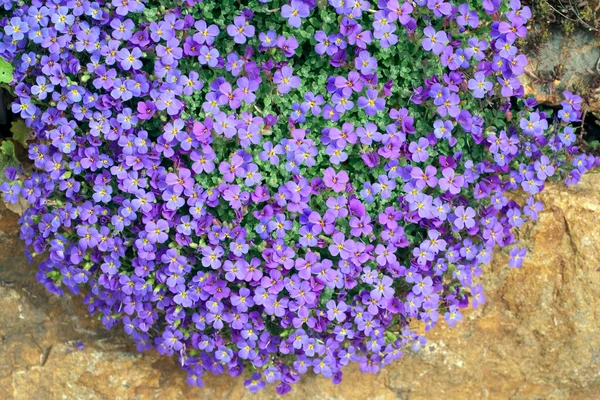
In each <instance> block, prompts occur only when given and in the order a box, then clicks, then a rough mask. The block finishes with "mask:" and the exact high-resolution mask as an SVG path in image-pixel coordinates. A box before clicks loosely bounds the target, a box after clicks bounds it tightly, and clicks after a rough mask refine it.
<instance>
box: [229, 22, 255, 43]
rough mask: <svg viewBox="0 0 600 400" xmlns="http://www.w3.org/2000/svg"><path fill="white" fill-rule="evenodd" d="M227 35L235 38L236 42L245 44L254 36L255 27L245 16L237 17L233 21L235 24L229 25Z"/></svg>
mask: <svg viewBox="0 0 600 400" xmlns="http://www.w3.org/2000/svg"><path fill="white" fill-rule="evenodd" d="M227 34H228V35H229V36H231V37H233V41H234V42H236V43H238V44H244V43H246V39H247V38H251V37H252V36H254V27H253V26H252V25H249V24H248V23H247V22H246V18H244V17H243V16H237V17H235V18H234V19H233V24H231V25H227Z"/></svg>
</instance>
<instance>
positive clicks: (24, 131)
mask: <svg viewBox="0 0 600 400" xmlns="http://www.w3.org/2000/svg"><path fill="white" fill-rule="evenodd" d="M10 131H11V132H12V137H13V140H14V141H15V142H17V143H20V144H21V145H22V146H23V147H25V148H27V138H28V137H29V133H30V132H31V129H29V128H28V127H27V125H25V121H23V120H22V119H19V120H17V121H14V122H13V123H12V125H11V127H10Z"/></svg>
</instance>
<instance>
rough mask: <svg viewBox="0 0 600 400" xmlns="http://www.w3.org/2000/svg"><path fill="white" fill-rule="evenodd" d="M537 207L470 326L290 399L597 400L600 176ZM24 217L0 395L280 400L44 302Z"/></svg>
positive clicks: (9, 253) (48, 298)
mask: <svg viewBox="0 0 600 400" xmlns="http://www.w3.org/2000/svg"><path fill="white" fill-rule="evenodd" d="M540 198H541V200H543V201H544V203H545V205H546V210H545V211H544V212H543V213H542V214H541V217H540V220H539V221H538V222H537V223H535V224H530V225H528V226H527V227H526V228H525V229H523V230H522V231H521V233H520V236H521V243H522V245H525V246H526V247H527V248H528V250H529V255H528V258H527V259H526V262H525V264H524V266H523V267H522V268H521V269H519V270H511V269H510V268H509V267H508V254H507V251H498V252H497V253H496V255H495V256H494V261H493V262H492V263H491V264H490V265H489V266H488V267H487V268H485V270H484V274H483V276H482V279H481V282H482V284H483V285H484V287H485V288H486V296H487V303H486V304H485V305H484V306H483V307H481V308H479V309H477V310H471V311H467V312H466V313H465V318H464V321H463V323H462V324H459V325H458V326H457V327H456V328H448V327H447V326H446V325H445V324H441V325H440V326H438V327H436V329H434V330H433V331H432V332H430V333H429V342H428V343H427V345H426V346H425V347H424V348H423V349H422V350H420V351H419V352H416V353H414V352H408V353H407V354H406V355H405V356H404V358H403V359H401V360H400V361H399V362H397V363H395V364H393V365H391V366H388V367H387V368H386V369H384V370H383V371H382V372H380V373H379V374H377V375H364V374H361V373H360V372H359V371H358V368H356V367H354V366H352V367H350V368H347V369H346V370H345V371H344V381H343V382H342V383H341V384H340V385H338V386H334V385H332V384H331V383H330V382H329V381H328V380H326V379H324V378H321V377H317V376H312V375H311V376H306V377H305V378H304V379H302V380H301V382H300V383H299V384H298V385H296V386H295V387H294V389H293V390H292V392H290V394H289V395H287V398H288V399H290V400H295V399H308V398H318V399H340V400H341V399H379V400H387V399H410V400H416V399H432V398H433V399H437V398H444V399H465V398H475V399H515V400H521V399H523V400H526V399H527V400H529V399H531V400H534V399H582V400H585V399H597V398H598V394H599V393H600V379H599V372H598V371H600V335H598V326H599V324H600V301H598V298H600V174H598V173H592V174H589V175H587V176H586V177H585V178H584V180H583V182H582V184H580V185H578V186H575V187H572V188H570V189H567V188H564V187H562V186H554V187H550V188H548V189H547V191H546V192H544V194H542V195H541V196H540ZM0 207H1V206H0ZM16 220H17V217H16V216H15V215H14V214H12V213H11V212H9V211H6V210H4V211H1V210H0V310H2V312H1V313H0V399H6V400H13V399H15V400H16V399H49V400H53V399H115V398H118V399H169V400H170V399H188V398H206V399H209V398H210V399H272V398H276V394H275V391H274V389H273V387H270V388H269V389H268V390H266V391H264V392H262V393H259V394H257V395H252V394H250V393H248V392H246V391H245V389H244V388H243V378H233V379H232V378H229V377H228V376H225V375H224V376H217V377H212V376H211V377H206V379H205V387H204V388H201V389H198V388H192V387H189V386H188V385H187V384H186V382H185V379H186V375H185V373H184V372H182V371H181V370H180V369H179V367H178V366H177V365H176V363H175V361H174V360H173V359H170V358H167V357H163V356H160V355H158V354H156V353H155V352H148V353H144V354H140V353H138V352H137V351H136V350H135V348H134V347H133V346H132V344H131V342H130V341H129V340H128V338H127V337H126V336H125V335H124V334H123V333H122V332H120V331H119V329H118V328H115V329H113V330H112V331H106V330H104V328H103V327H102V325H101V324H100V323H99V321H97V320H96V319H95V318H93V317H90V316H89V315H88V313H87V310H86V308H85V306H83V305H82V304H81V298H80V297H75V296H65V297H62V298H61V297H56V296H53V295H50V294H48V293H46V291H45V289H44V288H43V287H41V285H39V284H38V283H37V282H35V278H34V273H35V267H33V266H30V265H29V264H28V262H27V260H26V259H25V257H24V256H23V255H22V251H23V245H22V244H21V242H20V241H19V238H18V226H17V224H16ZM78 341H81V342H82V343H83V344H84V346H85V347H84V348H83V349H82V350H80V349H78V348H77V347H76V343H77V342H78Z"/></svg>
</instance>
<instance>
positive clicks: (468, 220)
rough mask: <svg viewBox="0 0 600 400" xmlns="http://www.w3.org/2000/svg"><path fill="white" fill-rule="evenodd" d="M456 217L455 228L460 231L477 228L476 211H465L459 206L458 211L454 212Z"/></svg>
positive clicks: (467, 209) (469, 208) (468, 208)
mask: <svg viewBox="0 0 600 400" xmlns="http://www.w3.org/2000/svg"><path fill="white" fill-rule="evenodd" d="M454 215H455V216H456V219H455V220H454V226H456V227H457V228H458V229H463V228H467V229H471V228H472V227H474V226H475V219H474V217H475V210H473V209H472V208H471V207H467V208H466V209H465V208H464V207H463V206H458V207H456V210H454Z"/></svg>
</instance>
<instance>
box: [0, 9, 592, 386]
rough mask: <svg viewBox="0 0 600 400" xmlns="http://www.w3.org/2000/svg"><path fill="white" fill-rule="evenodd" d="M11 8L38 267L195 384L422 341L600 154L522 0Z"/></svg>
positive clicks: (380, 362)
mask: <svg viewBox="0 0 600 400" xmlns="http://www.w3.org/2000/svg"><path fill="white" fill-rule="evenodd" d="M0 4H2V5H3V6H4V13H5V17H4V18H3V19H2V28H3V29H2V37H1V39H2V40H1V43H0V56H1V57H2V58H4V59H5V60H7V61H9V62H10V63H12V65H13V67H14V71H13V74H14V79H13V80H12V82H11V87H12V89H13V91H14V93H15V95H16V96H17V99H16V100H15V102H14V104H13V111H14V112H16V113H19V114H20V115H21V117H22V118H23V119H24V120H25V121H26V123H27V125H28V126H29V127H31V128H32V129H33V130H34V132H35V135H36V140H35V141H34V143H32V144H30V146H29V150H28V151H29V158H30V159H31V161H32V163H33V166H32V168H30V169H23V168H20V169H15V168H11V169H9V170H8V171H7V179H8V181H7V182H5V183H3V184H2V192H3V193H4V198H5V200H7V201H9V202H13V201H17V199H18V197H19V196H22V197H23V198H25V199H26V200H27V201H28V202H29V203H30V204H31V207H30V209H29V210H28V211H27V212H26V213H25V214H24V215H23V216H22V218H21V225H22V231H21V235H22V238H23V239H24V240H25V242H26V243H27V245H29V246H30V247H32V248H33V250H34V252H35V253H36V254H42V253H43V254H44V256H43V261H42V262H41V263H40V271H39V272H38V274H37V278H38V280H39V281H40V282H41V283H43V284H44V285H45V286H46V287H47V289H48V290H50V291H52V292H54V293H57V294H62V293H63V291H64V290H65V289H68V290H69V291H71V292H73V293H79V292H80V288H85V290H84V292H85V302H86V303H87V304H88V306H89V311H90V312H91V313H94V314H96V315H98V316H99V317H101V319H102V322H103V323H104V325H105V326H106V327H107V328H112V327H113V326H115V325H119V326H122V327H123V328H124V329H125V331H126V332H127V333H128V334H130V335H131V336H132V337H133V339H134V340H135V341H136V342H137V344H138V349H139V350H140V351H143V350H147V349H151V348H156V349H157V350H158V351H159V352H160V353H164V354H168V355H176V356H177V357H178V358H179V361H180V363H181V365H182V367H183V368H184V369H185V370H186V371H188V372H189V379H188V382H189V383H190V384H192V385H198V386H201V385H202V375H203V373H205V372H206V371H209V372H212V373H215V374H220V373H223V372H225V371H226V372H228V373H229V374H230V375H232V376H237V375H239V374H241V373H242V371H243V370H244V369H247V370H249V371H250V372H251V378H250V379H249V380H247V381H245V384H246V386H247V387H248V389H249V390H250V391H256V390H259V389H262V388H263V387H265V385H266V383H267V382H268V383H276V384H277V391H278V392H279V393H282V394H283V393H286V392H288V391H289V390H290V389H291V385H292V384H293V383H294V382H296V381H298V380H299V379H300V377H301V375H302V374H304V373H306V372H307V371H314V372H315V373H317V374H322V375H324V376H325V377H328V378H331V379H332V380H333V382H339V381H340V380H341V378H342V367H343V366H345V365H347V364H348V363H351V362H356V363H359V365H360V369H361V370H362V371H363V372H370V373H375V372H377V371H378V370H379V369H380V368H381V367H382V366H384V365H386V364H388V363H390V362H392V361H393V360H395V359H397V358H399V357H401V355H402V351H403V350H404V349H405V348H406V347H413V348H414V349H417V348H419V346H421V345H422V344H423V343H424V340H425V339H424V337H422V336H421V335H419V334H418V333H417V330H416V328H414V327H415V325H414V324H412V322H414V321H422V322H423V323H424V324H425V329H426V330H429V329H431V328H433V327H434V326H435V325H436V324H438V323H442V321H445V322H444V323H447V324H449V325H450V326H453V325H455V324H456V323H457V322H458V321H460V320H461V318H462V317H461V315H462V314H461V310H462V309H464V308H466V307H468V306H469V305H472V306H473V307H478V306H479V305H480V304H482V303H483V302H485V296H484V294H483V288H482V287H481V285H479V284H476V283H475V282H474V278H475V277H477V276H479V275H480V274H481V273H482V270H483V269H484V265H485V264H486V263H488V262H489V261H490V260H491V257H492V251H493V249H494V248H495V246H497V245H498V246H508V245H513V244H515V236H514V229H516V228H518V227H519V226H521V225H522V224H523V223H524V222H525V221H526V220H535V219H536V218H537V216H538V213H539V212H540V211H541V209H542V204H541V203H539V202H537V201H535V199H534V197H533V195H535V194H536V193H538V192H539V191H541V190H543V188H544V186H545V183H546V181H547V180H548V179H551V178H552V177H562V178H563V179H564V180H565V181H566V182H567V184H574V183H577V182H578V181H579V179H580V176H581V175H582V174H583V173H584V172H586V171H587V170H588V169H590V168H592V166H594V165H597V164H599V160H597V159H595V158H594V157H593V156H586V155H585V154H579V151H578V147H577V145H576V136H575V132H574V129H573V126H572V123H574V122H577V121H578V120H579V115H580V107H581V105H580V103H581V98H579V97H578V96H577V95H574V94H572V93H568V92H566V93H565V101H564V103H563V107H562V109H561V110H560V112H558V114H557V115H556V116H552V115H550V114H548V113H546V112H544V111H540V110H538V109H536V106H537V104H536V102H535V100H534V99H524V98H523V87H522V86H521V85H520V83H519V80H518V76H519V75H520V74H522V73H523V72H524V68H525V67H526V65H527V58H526V57H525V56H524V55H523V54H520V53H519V50H518V48H517V46H516V44H517V41H518V40H519V39H520V38H523V37H524V36H525V35H526V32H527V29H526V27H525V25H526V23H527V21H528V19H529V18H530V16H531V13H530V10H529V8H527V7H522V6H521V4H520V3H519V1H518V0H512V1H510V3H501V2H500V1H499V0H491V1H490V0H484V1H483V2H478V1H469V2H465V3H455V2H445V1H442V0H427V1H425V0H419V1H400V2H399V1H397V0H389V1H384V0H379V1H371V2H368V1H365V0H353V1H347V0H329V1H326V0H318V1H315V0H291V1H287V0H286V1H278V0H272V1H268V0H247V1H209V0H206V1H204V2H202V1H190V0H188V1H186V2H182V1H169V0H161V1H156V2H146V1H143V0H137V1H128V0H112V1H88V0H48V1H42V0H34V1H6V0H5V1H2V2H0ZM513 190H521V192H522V193H524V196H523V197H522V200H521V198H520V197H518V196H516V197H514V198H516V199H517V200H518V201H516V200H510V199H509V198H508V197H507V192H509V191H513ZM511 198H512V197H511ZM510 254H511V261H510V265H511V266H512V267H519V266H520V265H521V264H522V262H523V257H524V255H525V250H524V249H521V248H519V247H513V248H512V250H510ZM411 326H412V327H413V328H411Z"/></svg>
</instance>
